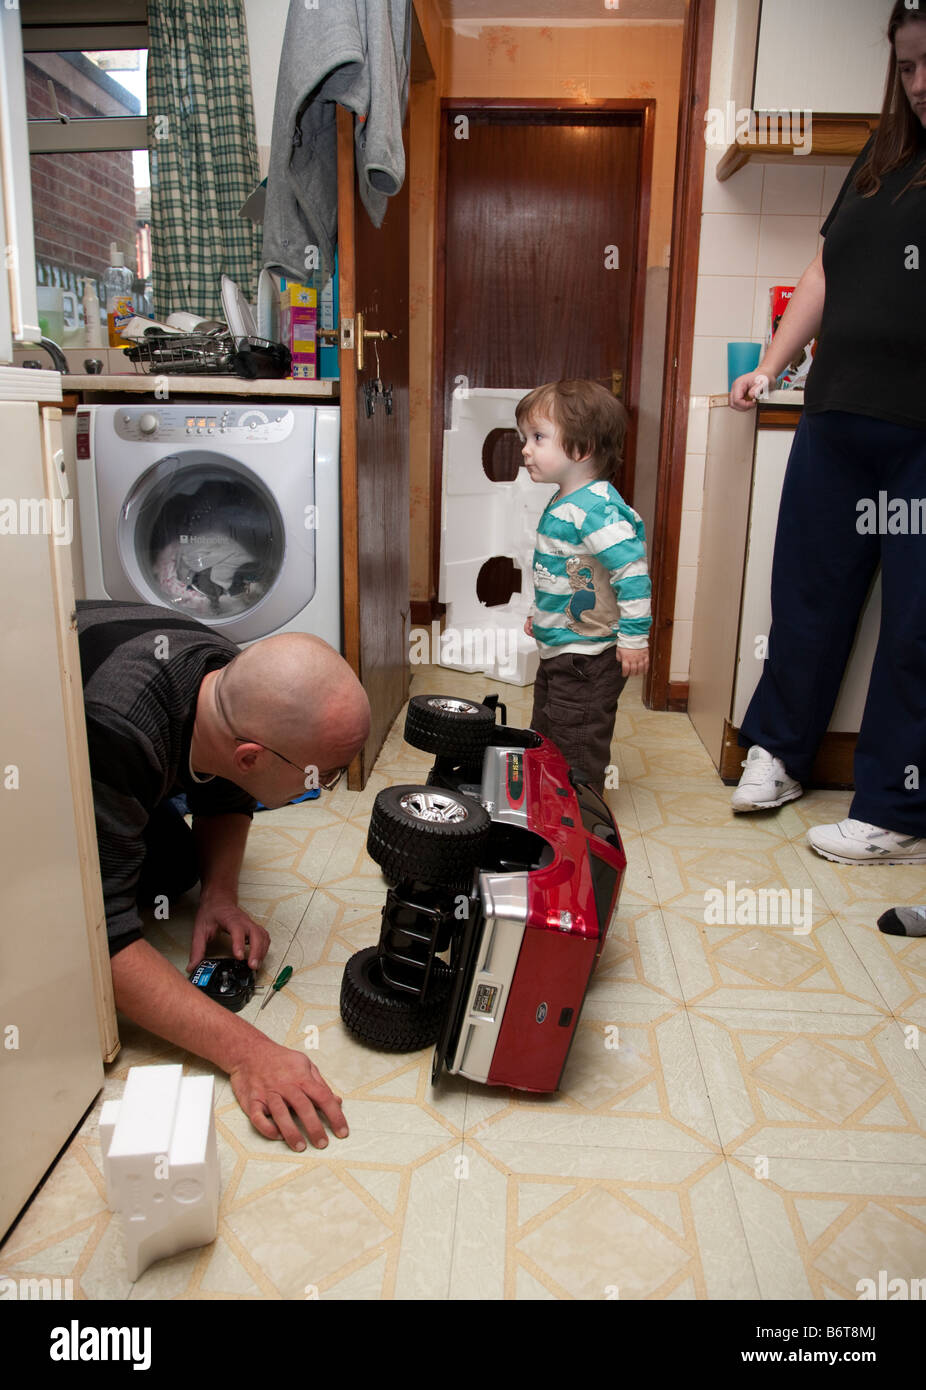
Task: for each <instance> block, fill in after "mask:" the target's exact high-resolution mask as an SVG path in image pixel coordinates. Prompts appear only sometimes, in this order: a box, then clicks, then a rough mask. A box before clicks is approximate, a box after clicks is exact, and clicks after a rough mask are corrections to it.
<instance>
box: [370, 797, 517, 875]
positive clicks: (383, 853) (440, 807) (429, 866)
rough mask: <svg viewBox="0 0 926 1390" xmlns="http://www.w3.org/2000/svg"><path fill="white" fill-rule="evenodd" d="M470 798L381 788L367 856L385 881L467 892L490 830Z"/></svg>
mask: <svg viewBox="0 0 926 1390" xmlns="http://www.w3.org/2000/svg"><path fill="white" fill-rule="evenodd" d="M491 824H492V822H491V819H490V817H489V813H488V811H486V810H485V808H484V807H483V806H481V805H480V804H479V802H478V801H475V800H474V799H473V798H471V797H468V796H464V795H463V794H462V793H461V794H457V793H454V792H449V791H445V790H444V789H443V788H440V787H385V788H384V789H383V790H382V791H381V792H379V793H378V795H377V797H376V800H375V801H374V802H373V811H372V814H371V816H370V828H369V831H368V833H367V853H368V854H369V856H370V858H371V859H374V860H375V861H376V863H377V864H378V865H379V866H380V868H381V869H382V871H383V873H384V874H385V876H386V878H387V879H392V880H393V881H394V882H396V883H399V882H402V881H403V880H415V881H417V882H419V883H428V884H432V885H433V886H434V887H435V888H450V889H459V890H463V889H468V888H469V886H470V884H471V882H472V877H473V870H474V868H475V867H476V864H477V862H478V859H479V852H480V850H481V849H482V847H483V845H484V844H485V841H486V839H487V837H488V834H489V830H490V828H491Z"/></svg>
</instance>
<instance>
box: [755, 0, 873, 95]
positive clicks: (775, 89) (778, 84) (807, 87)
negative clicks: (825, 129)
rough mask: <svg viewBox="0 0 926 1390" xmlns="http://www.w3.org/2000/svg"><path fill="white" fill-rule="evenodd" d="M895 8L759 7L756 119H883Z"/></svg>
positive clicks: (779, 0)
mask: <svg viewBox="0 0 926 1390" xmlns="http://www.w3.org/2000/svg"><path fill="white" fill-rule="evenodd" d="M890 8H891V7H890V0H883V3H874V0H762V13H761V16H760V19H759V39H758V47H757V52H756V76H755V86H754V88H753V102H752V104H753V107H754V108H755V110H757V111H810V112H812V113H813V114H814V115H822V114H824V113H827V112H830V113H831V112H839V113H840V114H846V113H848V112H854V111H857V112H862V113H865V114H868V113H871V112H875V111H880V110H881V101H882V99H883V96H884V80H885V77H886V76H887V63H888V57H889V55H890V45H889V44H888V41H887V38H886V36H885V35H886V30H887V20H888V15H889V14H890Z"/></svg>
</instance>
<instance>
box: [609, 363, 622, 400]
mask: <svg viewBox="0 0 926 1390" xmlns="http://www.w3.org/2000/svg"><path fill="white" fill-rule="evenodd" d="M623 394H624V373H623V372H621V371H618V369H617V368H616V367H615V368H614V370H613V371H612V372H611V395H612V396H616V397H617V399H618V400H620V399H621V398H622V396H623Z"/></svg>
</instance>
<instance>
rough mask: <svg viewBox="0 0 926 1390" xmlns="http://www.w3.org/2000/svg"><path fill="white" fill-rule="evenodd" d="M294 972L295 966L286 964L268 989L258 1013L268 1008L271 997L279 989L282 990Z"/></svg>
mask: <svg viewBox="0 0 926 1390" xmlns="http://www.w3.org/2000/svg"><path fill="white" fill-rule="evenodd" d="M292 973H293V967H292V966H291V965H287V966H285V967H284V968H283V969H282V970H281V971H280V973H279V975H278V976H277V977H276V979H275V980H274V982H273V984H272V985H271V986H270V988H269V990H268V991H267V998H266V999H265V1000H264V1002H263V1003H262V1004H261V1006H260V1008H259V1009H258V1010H257V1012H258V1013H260V1012H261V1011H262V1010H263V1009H266V1007H267V1005H268V1004H269V1003H270V1000H271V999H272V998H273V996H274V995H275V994H276V992H277V990H280V989H282V988H283V986H284V985H285V984H286V981H287V980H288V979H289V977H290V975H291V974H292Z"/></svg>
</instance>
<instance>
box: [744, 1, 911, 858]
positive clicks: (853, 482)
mask: <svg viewBox="0 0 926 1390" xmlns="http://www.w3.org/2000/svg"><path fill="white" fill-rule="evenodd" d="M888 38H889V40H890V44H891V56H890V63H889V67H888V77H887V89H886V93H885V99H884V106H883V108H882V113H881V122H880V125H879V128H878V131H877V133H876V134H875V135H874V136H872V138H871V139H870V140H869V142H868V144H867V145H866V146H865V149H864V150H863V151H862V153H861V155H860V156H859V158H858V159H857V160H856V162H855V164H854V165H853V167H852V169H851V170H850V171H849V175H848V177H847V178H846V181H845V183H844V184H843V186H842V189H841V191H840V193H839V197H838V198H837V199H836V202H835V204H834V206H833V209H832V211H831V212H830V215H829V217H828V218H827V219H826V222H825V223H824V224H823V227H822V228H821V232H822V235H823V236H824V237H825V242H824V245H823V249H822V251H821V252H820V254H819V255H818V256H817V258H816V260H814V261H813V262H812V263H811V265H809V266H808V268H807V269H806V270H805V272H804V274H803V276H802V277H801V280H800V283H799V284H798V286H797V289H796V290H795V292H794V296H793V298H792V300H791V303H790V304H789V306H788V308H787V310H786V312H785V314H784V315H783V317H782V320H781V323H780V324H779V327H778V331H777V333H776V334H775V337H774V338H773V340H772V342H771V344H770V346H769V348H768V350H767V352H766V354H765V356H764V358H763V360H762V361H761V362H760V363H759V365H758V367H757V368H756V370H755V371H754V372H749V373H747V374H746V375H745V376H741V377H739V378H737V380H736V381H735V382H734V383H733V388H732V390H731V392H730V404H731V406H732V407H733V408H734V409H736V410H748V409H751V408H752V407H753V406H754V405H755V397H757V396H758V394H759V390H760V388H761V386H762V385H763V383H762V382H760V381H759V380H758V378H759V377H760V376H762V377H765V378H767V379H768V381H772V382H773V381H774V379H775V378H776V377H777V376H778V375H779V373H780V372H781V371H782V370H783V369H784V367H785V365H786V364H787V363H788V362H789V361H790V360H791V359H792V358H793V357H794V355H795V352H796V351H797V350H798V349H799V348H802V347H803V346H804V344H806V343H808V342H809V341H810V339H811V338H814V337H816V338H817V339H818V343H817V350H816V355H815V357H814V361H813V365H812V367H811V370H810V375H809V377H808V380H807V388H806V391H805V395H804V409H803V414H802V418H801V422H800V425H799V427H798V429H797V432H796V434H795V437H794V444H793V447H792V450H791V456H790V459H789V461H788V470H787V474H786V476H785V482H784V487H783V490H782V495H781V508H780V511H779V516H778V530H777V534H776V539H775V556H774V564H773V569H772V627H771V632H770V636H769V649H768V657H767V660H766V663H765V668H764V672H763V675H762V679H761V680H760V682H759V685H758V687H757V689H756V692H755V694H754V696H753V698H752V701H751V703H750V705H749V708H748V710H747V711H746V717H745V719H744V720H743V726H742V742H743V743H744V744H752V747H751V748H750V749H749V754H748V757H747V759H746V762H745V763H744V764H743V767H744V769H745V771H744V772H743V775H742V777H741V778H740V782H739V785H738V787H737V788H736V790H735V791H734V793H733V808H734V810H736V811H753V810H760V809H764V808H768V807H772V806H780V805H782V804H783V803H784V802H786V801H792V800H793V799H794V798H795V797H798V796H800V795H801V791H802V787H801V783H802V782H804V781H805V780H806V779H807V777H808V776H809V773H810V769H811V765H812V763H813V760H814V756H815V754H816V751H817V748H818V746H819V744H820V741H821V739H822V737H823V734H824V731H825V730H826V727H827V725H828V723H829V720H830V716H831V714H832V711H833V706H834V704H835V702H836V697H837V695H838V693H839V686H840V683H841V681H842V677H843V673H844V671H845V666H846V661H847V659H848V656H849V651H850V648H851V646H852V641H853V638H854V636H855V630H856V627H857V624H858V618H859V613H860V611H861V608H862V604H863V603H864V601H865V597H866V595H867V593H868V590H869V587H870V585H871V582H872V579H873V577H874V574H875V571H876V569H877V566H878V563H879V561H880V564H881V572H882V595H883V597H882V614H881V636H880V639H879V642H878V649H877V653H876V655H875V660H874V666H873V669H872V673H871V681H870V684H869V688H868V698H867V701H866V705H865V712H864V716H863V719H862V727H861V730H860V732H859V736H858V743H857V746H856V752H855V796H854V799H853V801H852V805H851V807H850V810H849V818H848V819H847V820H843V821H840V822H839V823H838V824H835V825H818V826H814V827H813V829H811V830H810V831H809V832H808V839H809V841H810V843H811V845H812V846H813V848H814V849H815V850H817V851H818V852H819V853H820V854H822V855H825V856H826V858H827V859H834V860H836V861H837V862H839V863H843V864H872V863H910V862H914V863H918V862H926V717H924V711H926V534H919V533H918V532H919V531H920V530H921V528H920V527H917V528H916V531H914V526H913V525H911V524H910V523H911V521H913V522H914V524H915V519H916V518H917V517H919V516H923V515H926V12H924V11H923V10H920V9H912V8H908V5H907V3H906V0H897V3H896V4H895V5H894V8H893V10H892V12H891V17H890V21H889V25H888ZM881 493H885V494H886V499H885V500H884V501H883V504H882V505H879V494H881ZM921 498H922V499H923V502H924V506H923V507H922V508H920V507H911V506H910V503H911V501H913V500H914V499H915V500H916V501H917V502H919V501H920V499H921ZM891 503H895V504H896V505H894V506H893V507H892V506H891ZM872 517H874V518H875V520H874V521H872ZM885 517H886V518H887V524H886V525H881V524H880V522H879V520H878V518H881V520H882V521H883V519H884V518H885ZM905 520H906V525H904V521H905ZM879 527H880V530H879Z"/></svg>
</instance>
